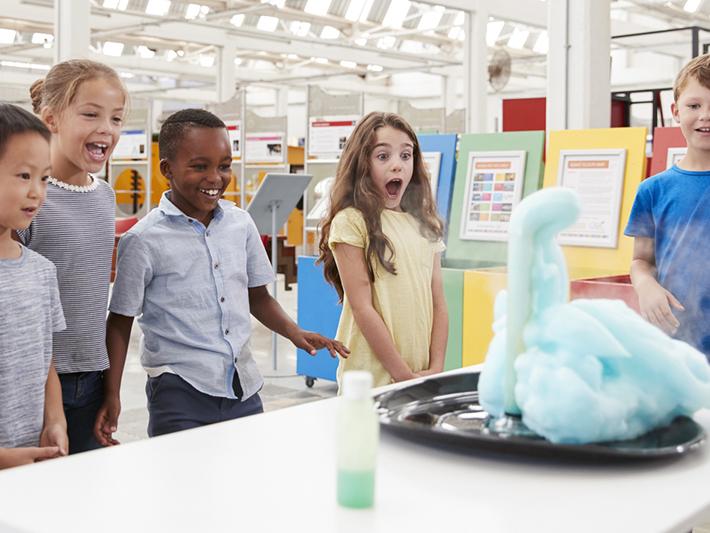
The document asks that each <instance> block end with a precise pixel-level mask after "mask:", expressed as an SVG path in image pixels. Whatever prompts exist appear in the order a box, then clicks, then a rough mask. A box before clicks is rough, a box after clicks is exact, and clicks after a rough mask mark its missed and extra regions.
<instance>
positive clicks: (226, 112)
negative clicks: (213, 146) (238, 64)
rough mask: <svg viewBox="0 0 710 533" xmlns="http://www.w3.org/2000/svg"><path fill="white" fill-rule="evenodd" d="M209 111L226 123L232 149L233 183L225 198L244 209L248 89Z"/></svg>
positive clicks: (245, 202)
mask: <svg viewBox="0 0 710 533" xmlns="http://www.w3.org/2000/svg"><path fill="white" fill-rule="evenodd" d="M208 109H209V110H210V111H211V112H212V113H214V114H215V115H217V116H218V117H219V118H221V119H222V120H223V121H224V124H225V125H226V126H227V133H228V134H229V144H230V147H231V149H232V182H231V183H230V184H229V187H227V190H226V191H225V192H224V195H223V196H224V198H225V200H229V201H231V202H234V203H235V204H237V205H238V206H239V207H241V208H243V209H244V208H245V206H246V205H247V201H246V191H245V184H244V179H245V173H244V157H243V156H242V154H243V148H244V144H245V142H244V117H245V116H246V89H243V88H242V89H239V90H238V91H237V92H236V93H235V94H234V96H232V98H230V99H229V100H227V101H226V102H222V103H219V104H213V105H210V106H208Z"/></svg>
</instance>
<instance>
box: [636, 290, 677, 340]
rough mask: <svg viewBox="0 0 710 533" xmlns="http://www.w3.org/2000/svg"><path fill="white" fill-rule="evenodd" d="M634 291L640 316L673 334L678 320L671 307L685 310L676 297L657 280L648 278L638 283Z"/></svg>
mask: <svg viewBox="0 0 710 533" xmlns="http://www.w3.org/2000/svg"><path fill="white" fill-rule="evenodd" d="M636 292H637V293H638V297H639V308H640V309H641V316H642V317H644V318H645V319H646V320H648V321H649V322H650V323H651V324H653V325H655V326H658V327H659V328H661V329H662V330H663V331H665V332H666V333H668V334H669V335H672V334H674V333H675V332H676V331H677V330H678V326H680V322H678V319H677V318H676V317H675V315H674V314H673V312H672V311H671V307H673V308H675V309H678V310H680V311H684V310H685V307H683V305H682V304H681V303H680V302H679V301H678V300H677V299H676V297H675V296H673V295H672V294H671V293H670V291H668V290H666V289H664V288H663V287H662V286H661V285H660V284H659V283H658V282H657V281H655V280H650V279H649V280H647V281H645V283H643V284H641V285H639V287H638V288H637V289H636Z"/></svg>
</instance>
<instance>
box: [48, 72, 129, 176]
mask: <svg viewBox="0 0 710 533" xmlns="http://www.w3.org/2000/svg"><path fill="white" fill-rule="evenodd" d="M125 106H126V99H125V94H124V92H123V88H122V87H120V85H118V84H117V83H116V82H115V80H111V79H107V78H102V77H99V78H93V79H90V80H87V81H85V82H84V83H82V84H81V85H80V86H79V88H78V90H77V92H76V96H75V98H74V100H73V101H72V102H71V103H70V104H69V105H68V106H67V108H66V109H64V110H62V111H61V112H55V111H53V110H51V109H50V108H46V109H45V110H44V112H43V115H42V118H43V119H44V121H45V123H46V124H47V125H48V126H49V129H50V131H51V132H52V133H53V134H54V137H53V139H52V143H53V147H52V148H53V161H54V159H55V158H54V152H56V153H57V154H58V155H59V156H60V158H61V160H62V161H61V162H60V163H59V164H58V163H56V162H55V166H56V167H59V168H61V169H63V171H64V172H67V173H69V174H74V173H78V172H83V173H86V172H92V173H93V172H98V171H99V170H101V169H102V168H103V166H104V165H105V164H106V161H108V158H109V156H110V155H111V152H112V151H113V149H114V148H115V146H116V143H117V142H118V138H119V136H120V134H121V125H122V123H123V115H124V112H125ZM55 147H56V150H55ZM55 170H57V169H55ZM57 177H59V178H62V177H65V176H57Z"/></svg>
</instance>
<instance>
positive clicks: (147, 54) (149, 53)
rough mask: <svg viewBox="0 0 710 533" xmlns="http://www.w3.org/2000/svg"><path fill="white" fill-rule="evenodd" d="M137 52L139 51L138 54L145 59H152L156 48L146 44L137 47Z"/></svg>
mask: <svg viewBox="0 0 710 533" xmlns="http://www.w3.org/2000/svg"><path fill="white" fill-rule="evenodd" d="M136 52H138V55H139V56H140V57H142V58H144V59H150V58H151V57H154V56H155V50H152V49H150V48H148V47H147V46H145V45H140V46H139V47H137V48H136Z"/></svg>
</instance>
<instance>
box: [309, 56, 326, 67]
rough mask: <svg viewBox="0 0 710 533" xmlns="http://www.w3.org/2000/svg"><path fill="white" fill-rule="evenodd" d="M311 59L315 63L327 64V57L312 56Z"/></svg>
mask: <svg viewBox="0 0 710 533" xmlns="http://www.w3.org/2000/svg"><path fill="white" fill-rule="evenodd" d="M311 59H313V61H315V62H316V63H320V64H321V65H327V64H328V59H326V58H325V57H312V58H311Z"/></svg>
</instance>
